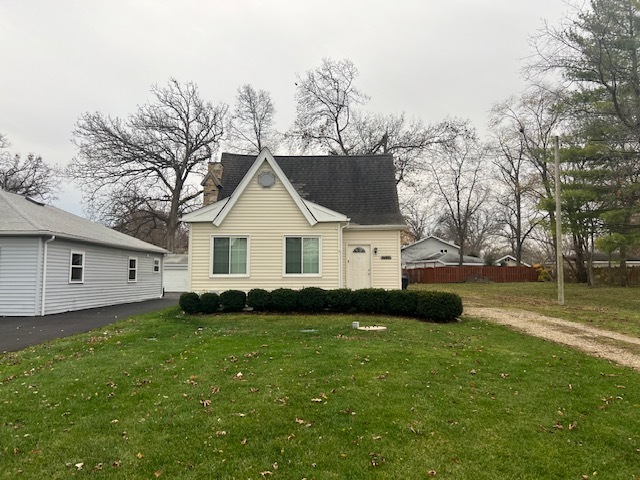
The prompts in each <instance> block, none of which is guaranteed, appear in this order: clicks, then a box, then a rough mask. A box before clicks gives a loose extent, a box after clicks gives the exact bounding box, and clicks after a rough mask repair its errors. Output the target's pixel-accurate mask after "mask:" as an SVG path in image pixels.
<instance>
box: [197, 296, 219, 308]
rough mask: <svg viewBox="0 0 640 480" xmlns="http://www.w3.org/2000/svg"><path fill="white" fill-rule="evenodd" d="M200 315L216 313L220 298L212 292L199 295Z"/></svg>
mask: <svg viewBox="0 0 640 480" xmlns="http://www.w3.org/2000/svg"><path fill="white" fill-rule="evenodd" d="M200 304H201V305H202V313H216V312H217V311H218V310H219V308H220V297H219V296H218V294H217V293H214V292H205V293H203V294H202V295H200Z"/></svg>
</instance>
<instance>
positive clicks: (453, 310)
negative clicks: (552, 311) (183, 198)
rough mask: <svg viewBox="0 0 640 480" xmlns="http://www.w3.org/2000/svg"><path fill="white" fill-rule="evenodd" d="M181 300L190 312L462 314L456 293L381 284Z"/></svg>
mask: <svg viewBox="0 0 640 480" xmlns="http://www.w3.org/2000/svg"><path fill="white" fill-rule="evenodd" d="M179 304H180V308H182V310H184V311H185V312H186V313H188V314H196V313H205V314H210V313H216V312H219V311H222V312H239V311H242V310H244V309H245V308H246V307H250V308H252V309H253V311H257V312H282V313H287V312H300V313H320V312H327V311H328V312H334V313H376V314H387V315H398V316H407V317H416V318H420V319H426V320H431V321H434V322H449V321H452V320H455V319H456V318H457V317H459V316H460V315H461V314H462V300H461V299H460V297H459V296H458V295H456V294H455V293H449V292H423V291H415V290H383V289H381V288H366V289H362V290H349V289H346V288H341V289H337V290H323V289H322V288H317V287H307V288H303V289H302V290H292V289H289V288H278V289H276V290H272V291H267V290H263V289H261V288H256V289H253V290H250V291H249V293H245V292H243V291H241V290H227V291H225V292H222V293H220V295H218V294H217V293H212V292H208V293H203V294H202V295H198V294H197V293H194V292H189V293H183V294H182V295H181V296H180V302H179Z"/></svg>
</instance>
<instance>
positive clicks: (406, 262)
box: [402, 235, 484, 269]
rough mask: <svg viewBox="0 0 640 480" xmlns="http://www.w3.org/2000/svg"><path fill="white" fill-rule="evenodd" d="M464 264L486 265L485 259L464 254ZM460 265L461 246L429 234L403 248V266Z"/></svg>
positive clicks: (408, 267) (432, 266) (435, 266)
mask: <svg viewBox="0 0 640 480" xmlns="http://www.w3.org/2000/svg"><path fill="white" fill-rule="evenodd" d="M462 264H463V265H484V260H483V259H482V258H478V257H472V256H470V255H464V256H463V263H462ZM458 265H460V247H459V246H458V245H456V244H455V243H452V242H448V241H446V240H443V239H441V238H439V237H436V236H435V235H429V236H427V237H425V238H422V239H420V240H418V241H417V242H415V243H412V244H411V245H407V246H406V247H403V248H402V268H404V269H411V268H437V267H454V266H458Z"/></svg>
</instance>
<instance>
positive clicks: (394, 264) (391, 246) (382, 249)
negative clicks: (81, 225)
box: [343, 228, 402, 290]
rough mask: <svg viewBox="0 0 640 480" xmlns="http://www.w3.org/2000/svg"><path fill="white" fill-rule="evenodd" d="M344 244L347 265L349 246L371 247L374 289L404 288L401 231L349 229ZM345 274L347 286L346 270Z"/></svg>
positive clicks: (344, 236)
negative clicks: (401, 263)
mask: <svg viewBox="0 0 640 480" xmlns="http://www.w3.org/2000/svg"><path fill="white" fill-rule="evenodd" d="M343 244H344V249H343V252H344V253H343V262H345V265H346V249H347V245H351V246H354V245H370V246H371V287H372V288H384V289H387V290H393V289H398V288H401V287H402V269H401V265H400V261H401V260H400V231H399V230H350V229H349V228H347V229H345V231H344V235H343ZM376 249H377V250H376ZM374 250H375V253H374ZM389 257H390V258H389ZM343 274H344V275H345V278H344V282H345V283H343V285H346V268H345V269H344V272H343Z"/></svg>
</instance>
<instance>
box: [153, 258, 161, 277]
mask: <svg viewBox="0 0 640 480" xmlns="http://www.w3.org/2000/svg"><path fill="white" fill-rule="evenodd" d="M153 273H160V259H159V258H154V259H153Z"/></svg>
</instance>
